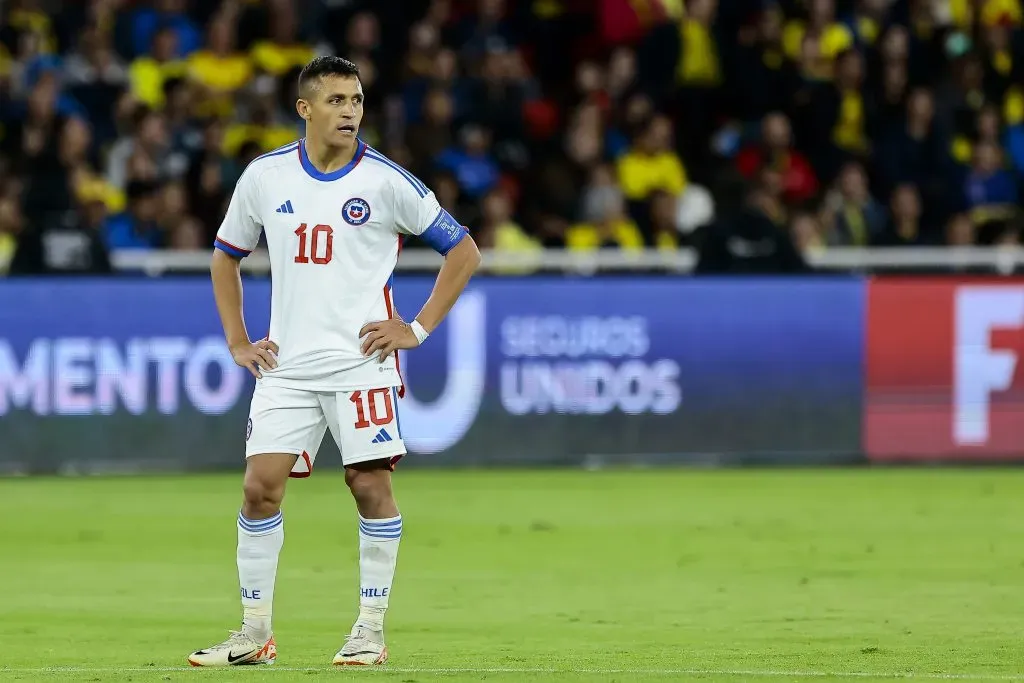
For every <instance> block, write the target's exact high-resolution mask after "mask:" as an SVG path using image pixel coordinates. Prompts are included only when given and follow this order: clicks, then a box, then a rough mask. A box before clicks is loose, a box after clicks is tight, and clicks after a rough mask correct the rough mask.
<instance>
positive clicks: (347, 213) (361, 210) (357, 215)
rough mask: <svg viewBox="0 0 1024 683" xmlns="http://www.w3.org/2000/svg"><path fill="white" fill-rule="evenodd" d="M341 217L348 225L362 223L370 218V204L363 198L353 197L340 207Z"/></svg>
mask: <svg viewBox="0 0 1024 683" xmlns="http://www.w3.org/2000/svg"><path fill="white" fill-rule="evenodd" d="M341 217H342V218H344V219H345V222H346V223H348V224H349V225H362V224H363V223H365V222H366V221H368V220H370V204H369V202H367V201H366V200H365V199H360V198H359V197H353V198H352V199H350V200H348V201H347V202H345V205H344V206H342V207H341Z"/></svg>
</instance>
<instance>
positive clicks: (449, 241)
mask: <svg viewBox="0 0 1024 683" xmlns="http://www.w3.org/2000/svg"><path fill="white" fill-rule="evenodd" d="M465 236H466V229H465V228H464V227H462V225H461V224H460V223H459V222H458V221H457V220H455V217H454V216H452V215H451V214H450V213H448V212H447V211H445V210H444V209H441V211H440V213H438V214H437V218H435V219H434V222H433V223H431V224H430V227H428V228H427V229H426V230H424V231H423V234H422V235H420V237H421V238H423V241H424V242H426V243H427V244H429V245H430V246H431V248H432V249H433V250H434V251H436V252H437V253H439V254H441V255H442V256H444V255H446V254H447V253H448V252H449V251H451V250H452V248H453V247H455V245H456V244H458V243H459V242H461V241H462V238H463V237H465Z"/></svg>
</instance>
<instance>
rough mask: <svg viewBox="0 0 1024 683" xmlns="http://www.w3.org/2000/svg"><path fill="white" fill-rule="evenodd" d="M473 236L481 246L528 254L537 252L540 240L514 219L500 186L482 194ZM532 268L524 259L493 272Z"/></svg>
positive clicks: (520, 271)
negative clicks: (516, 264) (515, 264)
mask: <svg viewBox="0 0 1024 683" xmlns="http://www.w3.org/2000/svg"><path fill="white" fill-rule="evenodd" d="M473 237H474V239H475V240H476V242H477V244H478V245H484V246H483V247H482V248H487V249H493V250H495V251H496V252H500V253H502V254H515V255H518V256H522V257H528V256H529V255H537V254H538V253H539V252H540V251H541V249H542V247H541V244H540V242H539V241H538V240H537V239H536V238H535V237H532V236H531V235H529V234H528V233H527V232H526V231H525V230H523V228H522V226H521V225H519V224H518V223H516V222H515V220H514V219H513V217H512V203H511V201H510V200H509V196H508V193H507V192H506V191H505V190H504V189H502V188H497V189H494V190H492V191H490V192H488V193H487V196H485V197H484V199H483V212H482V215H481V219H480V229H479V230H477V231H475V232H474V234H473ZM531 270H533V268H532V267H531V266H530V265H529V264H528V263H527V264H524V265H522V266H506V267H503V268H500V269H498V270H497V271H496V272H499V273H503V274H506V275H512V274H523V273H528V272H530V271H531Z"/></svg>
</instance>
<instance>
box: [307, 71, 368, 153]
mask: <svg viewBox="0 0 1024 683" xmlns="http://www.w3.org/2000/svg"><path fill="white" fill-rule="evenodd" d="M304 95H305V97H302V98H301V99H299V104H298V108H299V114H300V115H302V116H303V117H304V118H305V119H306V120H307V121H308V122H309V126H310V128H311V129H312V130H313V131H315V135H316V136H317V137H318V138H319V139H321V140H323V141H324V142H326V143H328V144H332V145H344V144H346V143H348V142H351V141H352V140H354V139H355V137H356V136H357V135H358V134H359V123H360V122H361V121H362V120H363V86H362V84H361V83H360V82H359V79H358V78H356V77H355V76H324V77H323V78H321V79H319V80H318V81H314V82H313V83H312V84H311V87H309V89H308V91H307V92H306V93H304Z"/></svg>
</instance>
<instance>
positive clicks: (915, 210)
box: [878, 183, 934, 246]
mask: <svg viewBox="0 0 1024 683" xmlns="http://www.w3.org/2000/svg"><path fill="white" fill-rule="evenodd" d="M921 227H922V226H921V195H920V193H919V192H918V191H917V187H916V186H914V185H911V184H909V183H905V184H903V185H899V186H897V187H896V189H895V190H894V191H893V193H892V199H891V201H890V207H889V223H888V225H887V226H886V229H885V232H884V233H883V234H882V236H881V238H880V239H879V240H878V244H879V245H882V246H910V245H921V244H928V243H930V242H934V238H933V236H932V235H930V234H928V233H926V232H924V231H922V229H921Z"/></svg>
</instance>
